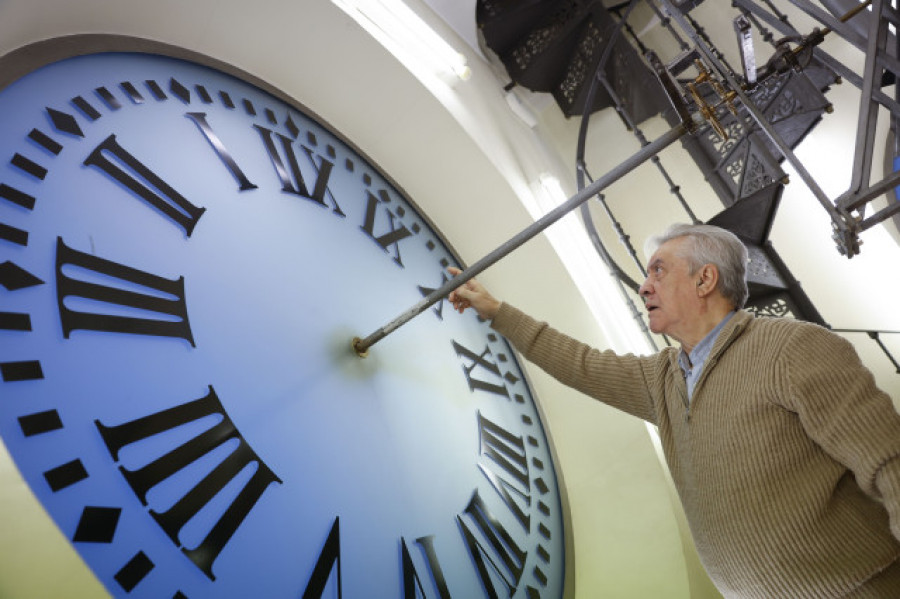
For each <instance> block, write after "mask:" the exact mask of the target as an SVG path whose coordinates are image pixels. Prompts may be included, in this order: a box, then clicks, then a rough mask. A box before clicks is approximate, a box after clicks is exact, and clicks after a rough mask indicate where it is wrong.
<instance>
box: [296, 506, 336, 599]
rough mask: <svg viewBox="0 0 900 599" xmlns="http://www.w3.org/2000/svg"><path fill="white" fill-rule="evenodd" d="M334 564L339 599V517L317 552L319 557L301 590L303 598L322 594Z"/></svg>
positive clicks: (311, 598)
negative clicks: (304, 588)
mask: <svg viewBox="0 0 900 599" xmlns="http://www.w3.org/2000/svg"><path fill="white" fill-rule="evenodd" d="M335 564H336V565H337V594H338V599H341V597H342V595H343V592H342V589H341V527H340V518H339V517H338V518H335V519H334V524H332V526H331V532H329V533H328V538H327V539H325V545H323V546H322V551H321V553H319V559H317V560H316V565H315V567H314V568H313V573H312V575H311V576H310V577H309V582H307V583H306V590H305V591H303V599H313V597H316V598H319V597H321V596H322V593H323V592H324V591H325V585H326V584H328V577H329V576H330V575H331V571H332V570H333V569H334V567H335Z"/></svg>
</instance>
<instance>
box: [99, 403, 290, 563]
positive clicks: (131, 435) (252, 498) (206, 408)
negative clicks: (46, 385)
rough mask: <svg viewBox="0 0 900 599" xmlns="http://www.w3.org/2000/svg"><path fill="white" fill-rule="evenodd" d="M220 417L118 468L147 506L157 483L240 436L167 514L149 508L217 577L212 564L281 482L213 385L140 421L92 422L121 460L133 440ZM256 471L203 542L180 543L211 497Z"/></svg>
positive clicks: (175, 540)
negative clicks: (152, 455)
mask: <svg viewBox="0 0 900 599" xmlns="http://www.w3.org/2000/svg"><path fill="white" fill-rule="evenodd" d="M212 415H216V416H220V417H221V420H220V421H219V423H218V424H216V425H215V426H213V427H212V428H210V429H207V430H206V431H204V432H202V433H200V434H198V435H196V436H195V437H193V438H191V439H189V440H188V441H186V442H185V443H183V444H182V445H180V446H178V447H176V448H174V449H172V450H171V451H169V452H168V453H166V454H165V455H163V456H162V457H159V458H157V459H155V460H153V461H151V462H149V463H148V464H146V465H144V466H143V467H141V468H138V469H136V470H129V469H127V468H125V467H124V466H122V465H120V466H119V470H120V471H121V472H122V474H123V475H124V476H125V480H126V481H128V484H129V485H130V486H131V488H132V490H133V491H134V492H135V494H136V495H137V497H138V499H140V501H141V503H142V504H144V505H147V493H148V492H149V491H150V489H152V488H153V487H155V486H156V485H158V484H160V483H162V482H164V481H166V480H167V479H169V478H170V477H172V476H174V475H175V474H176V473H178V472H179V471H181V470H182V469H184V468H185V467H187V466H188V465H189V464H191V463H193V462H195V461H196V460H198V459H200V458H202V457H204V456H206V455H208V454H210V453H211V452H212V451H213V450H215V449H216V448H217V447H219V446H220V445H222V444H223V443H225V442H227V441H230V440H232V439H237V440H238V445H237V449H235V450H234V451H233V452H232V453H231V454H229V455H228V456H227V457H226V458H224V460H222V461H221V462H220V463H219V464H218V465H217V466H215V468H213V470H212V471H211V472H210V473H209V474H207V475H206V476H205V477H204V478H203V479H202V480H200V481H199V482H197V484H196V485H194V487H193V488H192V489H191V490H189V491H188V492H187V493H186V494H185V495H184V496H183V497H181V498H180V499H178V501H176V502H175V504H174V505H172V506H171V507H170V508H169V509H167V510H166V511H164V512H157V511H156V510H153V509H150V515H151V516H152V517H153V518H154V519H155V520H156V522H157V523H158V524H159V525H160V526H161V527H162V529H163V530H164V531H165V532H166V534H167V535H169V538H170V539H172V542H173V543H175V544H176V545H177V546H179V547H181V550H182V552H183V553H184V554H185V555H187V556H188V557H189V558H190V559H191V561H192V562H194V564H195V565H196V566H197V567H198V568H200V570H202V571H203V573H204V574H206V575H207V576H208V577H209V578H210V580H215V576H214V575H213V572H212V566H213V563H214V562H215V560H216V558H217V557H218V556H219V554H220V553H221V552H222V550H223V549H224V548H225V546H226V545H227V543H228V541H229V540H230V539H231V537H232V535H233V534H234V532H235V531H236V530H237V529H238V527H239V526H240V525H241V523H242V522H243V521H244V519H245V518H246V517H247V515H248V514H249V513H250V510H252V509H253V506H255V505H256V503H257V501H259V498H260V496H262V494H263V492H264V491H265V490H266V489H267V488H268V487H269V485H270V484H272V483H273V482H277V483H280V482H281V480H280V479H279V478H278V477H277V476H275V474H274V473H273V472H272V471H271V470H270V469H269V467H268V466H266V464H265V463H264V462H263V461H262V460H261V459H260V458H259V456H257V455H256V454H255V453H254V452H253V450H252V449H250V446H249V445H248V444H247V442H246V441H245V440H244V438H243V437H242V436H241V435H240V433H239V432H238V430H237V429H236V428H235V426H234V424H233V423H232V422H231V419H230V418H229V417H228V414H227V413H226V412H225V409H224V408H223V407H222V404H221V402H220V401H219V398H218V397H217V396H216V392H215V390H213V388H212V386H210V388H209V393H208V394H207V395H206V396H205V397H202V398H200V399H197V400H194V401H191V402H188V403H185V404H182V405H179V406H175V407H172V408H169V409H167V410H163V411H161V412H156V413H154V414H150V415H148V416H144V417H142V418H138V419H137V420H132V421H130V422H125V423H123V424H119V425H117V426H106V425H104V424H102V423H101V422H100V421H99V420H95V421H94V423H95V424H96V426H97V429H98V430H99V431H100V436H101V437H102V438H103V441H104V443H106V448H107V449H108V450H109V453H110V455H111V456H112V458H113V459H114V460H115V461H117V462H118V461H119V451H120V450H121V449H122V448H123V447H127V446H129V445H131V444H133V443H137V442H139V441H142V440H144V439H148V438H150V437H156V436H157V435H163V434H164V433H166V432H167V431H169V430H172V429H174V428H176V427H178V426H181V425H184V424H187V423H189V422H194V421H196V420H199V419H201V418H205V417H207V416H212ZM254 463H255V465H256V471H255V472H254V473H253V475H252V476H251V477H250V480H248V481H247V482H246V483H245V484H244V486H243V488H242V489H241V490H240V492H239V493H238V494H237V497H235V498H234V500H233V501H232V502H231V504H230V505H228V507H227V508H226V509H225V510H224V513H222V515H221V516H220V517H219V519H218V520H217V521H216V522H215V524H213V526H212V528H211V529H210V530H209V533H208V534H207V535H206V537H205V538H204V539H203V541H202V542H201V543H200V544H199V545H198V546H197V547H194V548H192V549H189V548H186V547H182V545H181V542H180V540H179V538H178V535H179V532H180V531H181V529H182V527H184V525H185V524H187V523H188V521H189V520H190V519H191V518H193V517H194V515H196V514H197V513H198V512H199V511H200V510H201V509H203V507H204V506H206V505H207V504H208V503H209V502H210V501H211V500H212V499H213V497H215V496H216V494H217V493H219V491H221V490H222V489H223V488H224V487H225V486H226V485H227V484H228V483H229V482H231V481H232V480H233V479H234V478H235V477H236V476H237V475H238V474H239V473H240V472H241V471H242V470H243V469H244V468H245V467H247V466H249V465H251V464H254Z"/></svg>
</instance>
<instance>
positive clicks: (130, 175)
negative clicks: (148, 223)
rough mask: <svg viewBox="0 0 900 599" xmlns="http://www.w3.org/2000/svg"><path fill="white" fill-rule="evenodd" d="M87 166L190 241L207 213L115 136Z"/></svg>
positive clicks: (108, 139)
mask: <svg viewBox="0 0 900 599" xmlns="http://www.w3.org/2000/svg"><path fill="white" fill-rule="evenodd" d="M106 154H109V155H111V156H112V157H113V158H115V159H116V160H117V161H118V162H113V161H112V160H110V159H109V158H107V156H106ZM84 164H85V165H87V166H96V167H97V168H99V169H100V170H102V171H103V172H105V173H106V174H107V175H109V176H110V177H112V178H113V179H115V180H116V181H118V182H119V183H121V184H122V185H124V186H125V187H127V188H128V189H130V190H131V191H132V192H134V193H135V194H137V195H138V196H139V197H140V198H142V199H143V200H144V201H145V202H147V203H148V204H150V205H151V206H153V207H154V208H156V209H157V210H159V211H160V212H162V213H163V214H164V215H165V216H166V217H168V218H169V219H170V220H171V221H172V222H174V223H175V224H177V225H178V226H179V227H181V228H182V229H184V232H185V234H186V235H187V236H188V237H190V236H191V233H192V232H193V230H194V227H195V226H196V225H197V221H198V220H200V216H201V215H202V214H203V213H204V212H205V211H206V208H198V207H197V206H194V205H193V204H191V203H190V202H189V201H187V200H186V199H185V198H184V196H182V195H181V194H180V193H178V192H177V191H175V190H174V189H173V188H172V186H171V185H169V184H168V183H166V182H165V181H164V180H163V179H162V178H161V177H159V175H157V174H156V173H154V172H153V171H151V170H150V169H149V168H147V167H146V166H144V164H143V163H142V162H141V161H140V160H138V159H137V158H135V157H134V156H132V155H131V154H130V153H128V151H126V150H125V148H123V147H122V146H121V145H119V142H118V141H116V136H115V135H110V136H109V137H107V138H106V139H105V140H103V141H102V142H101V143H100V145H99V146H97V147H96V148H94V151H93V152H91V153H90V155H89V156H88V157H87V158H86V159H85V161H84ZM120 164H121V165H124V166H125V167H127V168H128V171H130V172H126V170H125V169H123V168H122V166H120Z"/></svg>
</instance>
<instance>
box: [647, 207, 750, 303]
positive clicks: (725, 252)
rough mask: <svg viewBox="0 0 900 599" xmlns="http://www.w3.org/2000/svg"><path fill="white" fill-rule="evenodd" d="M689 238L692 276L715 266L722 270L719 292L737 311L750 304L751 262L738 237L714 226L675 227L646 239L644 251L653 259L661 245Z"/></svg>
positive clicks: (686, 245)
mask: <svg viewBox="0 0 900 599" xmlns="http://www.w3.org/2000/svg"><path fill="white" fill-rule="evenodd" d="M681 237H686V238H687V239H688V242H687V243H686V244H685V245H684V248H685V250H686V251H685V253H684V254H683V255H682V257H683V258H686V259H687V261H688V265H689V267H690V274H694V273H695V272H697V271H698V270H699V269H700V268H701V267H703V265H704V264H714V265H715V266H716V268H717V269H718V270H719V284H718V288H719V292H720V293H721V294H722V295H723V296H724V297H725V299H728V300H730V301H731V302H732V304H734V307H735V308H737V309H740V308H743V307H744V304H746V303H747V296H748V295H749V291H748V290H747V263H748V262H749V261H750V258H749V254H748V253H747V248H746V247H745V246H744V244H743V243H742V242H741V240H740V239H738V237H737V235H735V234H734V233H732V232H731V231H727V230H725V229H722V228H720V227H715V226H713V225H686V224H674V225H672V226H670V227H669V228H668V229H666V230H665V231H663V232H662V233H660V234H659V235H654V236H653V237H651V238H649V239H648V240H647V243H646V244H645V246H644V251H645V252H646V255H647V256H652V255H653V253H654V252H655V251H656V250H657V249H659V246H661V245H662V244H664V243H666V242H667V241H671V240H672V239H678V238H681Z"/></svg>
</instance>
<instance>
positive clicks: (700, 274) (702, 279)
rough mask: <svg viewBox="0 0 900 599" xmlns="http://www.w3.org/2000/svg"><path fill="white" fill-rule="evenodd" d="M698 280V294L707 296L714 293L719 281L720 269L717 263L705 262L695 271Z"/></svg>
mask: <svg viewBox="0 0 900 599" xmlns="http://www.w3.org/2000/svg"><path fill="white" fill-rule="evenodd" d="M694 274H695V278H696V280H697V295H698V296H699V297H706V296H707V295H709V294H710V293H712V292H713V291H714V290H715V289H716V286H717V285H718V283H719V269H718V268H717V267H716V265H715V264H704V265H703V266H701V267H700V269H699V270H698V271H697V272H696V273H694Z"/></svg>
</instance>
